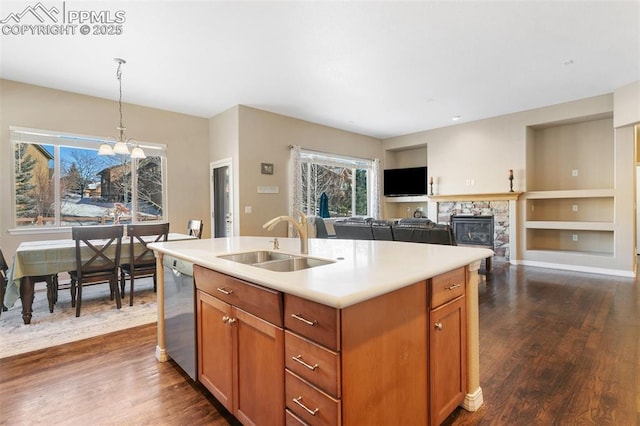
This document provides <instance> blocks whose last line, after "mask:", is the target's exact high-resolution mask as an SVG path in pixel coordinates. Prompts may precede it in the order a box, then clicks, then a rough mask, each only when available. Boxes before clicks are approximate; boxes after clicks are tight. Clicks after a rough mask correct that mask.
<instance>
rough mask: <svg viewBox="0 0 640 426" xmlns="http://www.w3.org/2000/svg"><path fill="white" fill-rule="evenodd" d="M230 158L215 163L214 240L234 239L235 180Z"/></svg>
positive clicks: (212, 196)
mask: <svg viewBox="0 0 640 426" xmlns="http://www.w3.org/2000/svg"><path fill="white" fill-rule="evenodd" d="M231 164H232V161H231V159H230V158H228V159H224V160H220V161H215V162H213V163H211V166H210V176H211V235H212V237H213V238H223V237H233V234H234V232H233V228H234V223H233V179H232V176H233V174H232V166H231Z"/></svg>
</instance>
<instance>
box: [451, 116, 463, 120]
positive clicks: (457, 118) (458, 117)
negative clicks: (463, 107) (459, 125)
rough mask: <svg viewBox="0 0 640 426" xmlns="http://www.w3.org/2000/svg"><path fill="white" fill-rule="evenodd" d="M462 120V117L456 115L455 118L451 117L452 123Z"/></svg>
mask: <svg viewBox="0 0 640 426" xmlns="http://www.w3.org/2000/svg"><path fill="white" fill-rule="evenodd" d="M461 118H462V116H461V115H454V116H453V117H451V121H458V120H460V119H461Z"/></svg>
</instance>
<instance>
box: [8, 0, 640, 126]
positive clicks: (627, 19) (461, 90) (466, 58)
mask: <svg viewBox="0 0 640 426" xmlns="http://www.w3.org/2000/svg"><path fill="white" fill-rule="evenodd" d="M37 4H38V3H37V1H31V2H13V1H4V0H3V1H2V2H1V3H0V20H4V19H6V18H7V17H8V16H9V15H10V14H11V13H15V14H18V13H20V12H22V11H23V10H25V8H27V7H28V6H32V7H35V6H36V5H37ZM43 5H44V6H45V7H46V8H48V9H50V8H51V7H54V6H55V7H57V8H58V9H59V10H60V15H59V16H61V15H62V10H63V7H64V8H65V10H66V11H67V13H68V12H69V11H74V10H75V11H79V10H92V11H108V12H109V13H110V14H111V16H112V17H113V16H115V12H116V11H118V10H121V11H124V16H125V19H126V21H125V22H124V23H123V24H122V30H123V34H122V35H81V34H79V30H78V29H76V34H73V35H48V36H45V35H35V36H34V35H5V34H2V35H0V48H1V50H0V56H1V57H0V77H1V78H4V79H9V80H15V81H20V82H25V83H31V84H36V85H41V86H45V87H51V88H55V89H61V90H66V91H71V92H76V93H81V94H87V95H93V96H98V97H102V98H108V99H117V97H118V84H117V80H116V77H115V70H116V63H115V62H114V61H113V58H114V57H122V58H125V59H126V60H127V64H126V65H124V68H123V77H122V82H123V101H124V102H126V103H134V104H139V105H144V106H149V107H155V108H160V109H165V110H170V111H177V112H182V113H186V114H192V115H196V116H202V117H212V116H214V115H216V114H218V113H220V112H222V111H225V110H227V109H229V108H231V107H233V106H234V105H237V104H243V105H249V106H253V107H256V108H260V109H264V110H268V111H272V112H276V113H279V114H284V115H288V116H292V117H296V118H300V119H303V120H308V121H312V122H316V123H321V124H325V125H328V126H332V127H336V128H340V129H345V130H350V131H354V132H357V133H362V134H366V135H371V136H374V137H379V138H385V137H390V136H397V135H402V134H408V133H413V132H416V131H421V130H427V129H431V128H437V127H442V126H448V125H451V124H453V122H452V117H453V116H461V117H462V118H461V120H460V121H458V123H460V122H466V121H472V120H477V119H482V118H487V117H492V116H497V115H502V114H506V113H511V112H516V111H522V110H526V109H531V108H536V107H541V106H546V105H551V104H556V103H560V102H565V101H570V100H576V99H581V98H585V97H589V96H594V95H600V94H604V93H611V92H613V91H614V90H615V89H616V88H619V87H621V86H623V85H625V84H628V83H631V82H633V81H636V80H640V2H639V1H619V2H615V1H606V0H603V1H586V2H579V1H491V2H488V1H439V2H436V1H413V2H395V1H387V2H368V1H352V2H333V1H316V2H293V1H289V2H272V1H257V2H205V1H199V2H193V1H190V2H188V1H180V2H179V1H137V2H131V1H120V2H118V1H102V2H74V1H67V2H65V3H64V4H63V2H62V1H43ZM10 22H11V23H12V24H14V23H15V20H14V21H10ZM51 22H52V21H48V22H45V24H48V23H51ZM25 23H29V24H33V23H37V21H36V20H35V17H34V16H33V14H29V13H28V14H26V15H24V16H23V17H22V18H21V22H20V24H25ZM125 115H126V110H125Z"/></svg>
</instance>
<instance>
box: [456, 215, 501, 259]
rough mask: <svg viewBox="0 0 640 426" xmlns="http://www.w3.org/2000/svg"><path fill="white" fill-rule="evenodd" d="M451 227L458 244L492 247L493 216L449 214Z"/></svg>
mask: <svg viewBox="0 0 640 426" xmlns="http://www.w3.org/2000/svg"><path fill="white" fill-rule="evenodd" d="M451 227H452V228H453V235H455V238H456V242H457V244H458V245H461V246H481V247H487V248H490V249H491V250H493V249H494V244H493V236H494V232H493V216H470V215H465V214H454V215H453V216H451Z"/></svg>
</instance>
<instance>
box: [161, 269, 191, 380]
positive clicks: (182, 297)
mask: <svg viewBox="0 0 640 426" xmlns="http://www.w3.org/2000/svg"><path fill="white" fill-rule="evenodd" d="M162 263H163V266H164V326H165V329H164V332H165V348H166V350H167V354H168V355H169V356H170V357H171V359H173V360H174V361H175V362H176V363H177V364H178V365H179V366H180V367H181V368H182V369H183V370H184V371H185V372H186V373H187V374H188V375H189V376H190V377H191V378H192V379H193V380H197V377H198V376H197V368H198V367H197V366H198V362H197V356H198V355H197V354H198V352H197V350H196V315H195V311H196V309H195V308H196V301H195V285H194V281H193V264H192V263H190V262H187V261H184V260H182V259H176V258H175V257H171V256H164V259H163V261H162Z"/></svg>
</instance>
